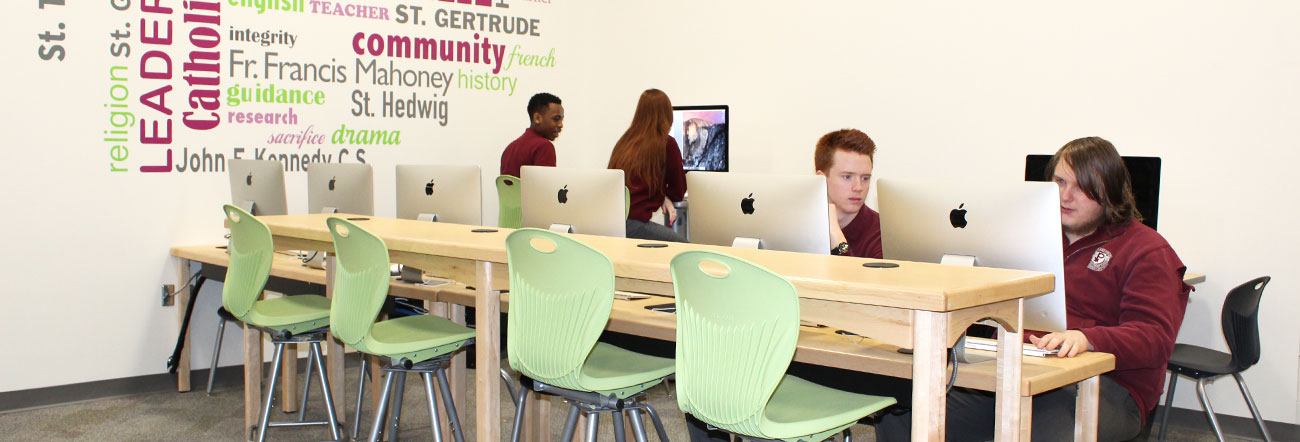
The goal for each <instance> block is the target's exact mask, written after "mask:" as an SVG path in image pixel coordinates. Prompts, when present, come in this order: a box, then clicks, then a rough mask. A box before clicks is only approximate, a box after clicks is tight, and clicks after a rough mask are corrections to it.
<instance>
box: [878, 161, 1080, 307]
mask: <svg viewBox="0 0 1300 442" xmlns="http://www.w3.org/2000/svg"><path fill="white" fill-rule="evenodd" d="M876 196H877V198H878V200H879V202H880V231H881V234H880V237H881V243H882V244H881V245H882V246H883V247H884V251H885V259H891V260H900V261H918V262H931V263H939V262H943V263H957V262H961V261H963V260H965V261H967V262H965V263H964V264H966V265H970V264H972V262H970V261H973V264H974V265H976V266H980V267H997V268H1004V269H1017V270H1033V271H1039V272H1045V273H1051V274H1053V275H1055V276H1056V290H1054V291H1052V292H1051V293H1048V294H1046V295H1042V296H1036V297H1033V298H1029V299H1026V300H1025V315H1024V321H1025V327H1026V328H1029V329H1033V330H1042V331H1049V332H1052V331H1063V330H1065V271H1064V265H1063V257H1062V236H1061V210H1060V208H1061V200H1060V192H1059V191H1058V190H1057V187H1056V183H1038V182H1019V181H1006V182H954V181H947V180H937V179H931V180H924V181H909V180H898V179H892V178H882V179H880V180H879V181H878V182H877V183H876ZM945 255H947V256H948V257H949V259H945ZM972 257H973V260H972V259H971V258H972Z"/></svg>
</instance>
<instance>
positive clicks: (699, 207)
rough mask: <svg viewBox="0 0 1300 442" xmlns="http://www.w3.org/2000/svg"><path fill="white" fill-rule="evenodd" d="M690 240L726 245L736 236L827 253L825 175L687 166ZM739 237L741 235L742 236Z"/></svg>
mask: <svg viewBox="0 0 1300 442" xmlns="http://www.w3.org/2000/svg"><path fill="white" fill-rule="evenodd" d="M686 188H687V189H690V194H691V196H690V201H691V216H690V217H689V222H690V232H691V242H694V243H697V244H713V245H720V246H730V245H733V244H734V243H736V239H737V238H742V239H743V238H747V239H757V240H761V248H764V249H771V250H785V251H788V252H803V253H816V254H820V255H826V254H829V253H830V237H831V234H830V219H829V217H830V214H829V211H828V210H827V202H826V178H824V177H822V176H820V175H813V174H807V175H774V174H753V173H736V172H725V173H724V172H690V173H688V174H686ZM742 241H743V240H742Z"/></svg>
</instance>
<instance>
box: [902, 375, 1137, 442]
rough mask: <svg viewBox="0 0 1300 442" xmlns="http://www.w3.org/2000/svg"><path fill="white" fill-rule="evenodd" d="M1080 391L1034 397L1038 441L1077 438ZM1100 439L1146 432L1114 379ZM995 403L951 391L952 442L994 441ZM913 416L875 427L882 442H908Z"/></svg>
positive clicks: (1106, 386)
mask: <svg viewBox="0 0 1300 442" xmlns="http://www.w3.org/2000/svg"><path fill="white" fill-rule="evenodd" d="M1077 395H1078V387H1076V386H1074V385H1070V386H1066V387H1061V388H1058V389H1056V390H1052V391H1049V392H1046V393H1043V394H1040V395H1037V396H1034V410H1033V417H1032V419H1033V437H1032V439H1033V442H1043V441H1068V440H1073V439H1074V403H1075V398H1076V397H1077ZM1100 396H1101V399H1100V402H1101V403H1100V407H1099V410H1098V411H1099V418H1098V421H1099V423H1098V426H1097V427H1098V428H1097V440H1099V441H1122V440H1129V439H1132V438H1134V437H1136V436H1137V435H1138V433H1140V432H1141V431H1142V415H1143V412H1142V411H1141V410H1138V406H1137V402H1135V401H1134V400H1133V396H1131V395H1129V392H1128V390H1125V389H1124V387H1123V386H1120V385H1119V384H1118V383H1116V382H1115V381H1113V380H1111V379H1110V377H1109V376H1102V377H1101V394H1100ZM995 406H996V401H995V400H994V397H993V393H989V392H985V391H975V390H968V389H964V388H954V389H953V390H952V392H951V393H948V427H947V431H946V434H947V440H948V441H950V442H952V441H987V440H993V424H994V414H995V411H994V409H995ZM911 438H912V414H911V413H906V414H901V415H897V416H892V415H891V416H885V417H884V418H883V419H881V420H880V423H878V424H876V440H877V441H909V440H911Z"/></svg>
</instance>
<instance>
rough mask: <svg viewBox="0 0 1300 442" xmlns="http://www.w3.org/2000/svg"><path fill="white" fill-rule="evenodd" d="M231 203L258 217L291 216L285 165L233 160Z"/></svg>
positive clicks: (266, 161)
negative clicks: (285, 183) (287, 202)
mask: <svg viewBox="0 0 1300 442" xmlns="http://www.w3.org/2000/svg"><path fill="white" fill-rule="evenodd" d="M227 165H228V167H229V168H230V203H231V204H234V205H236V206H239V207H240V208H242V209H244V210H247V211H248V212H249V213H252V214H253V215H256V216H264V215H288V214H289V209H288V206H287V205H286V203H285V196H284V164H283V163H280V162H279V161H273V160H230V162H228V163H227Z"/></svg>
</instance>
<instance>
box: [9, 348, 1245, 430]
mask: <svg viewBox="0 0 1300 442" xmlns="http://www.w3.org/2000/svg"><path fill="white" fill-rule="evenodd" d="M305 365H306V364H301V365H300V366H305ZM471 373H472V371H471ZM357 376H358V371H357V370H356V368H355V367H354V366H350V367H349V370H348V379H347V393H348V397H349V398H350V399H349V400H348V402H349V403H347V404H342V406H341V408H342V409H344V410H346V411H347V414H346V416H348V418H349V419H350V416H351V415H352V412H353V410H354V405H355V402H354V401H355V397H356V391H357V390H356V388H357ZM471 376H472V374H471ZM468 384H469V385H470V388H471V389H472V388H473V384H474V383H473V382H469V383H468ZM195 388H196V389H195V391H193V392H190V393H181V394H178V393H155V394H141V395H134V396H127V397H119V398H112V399H99V400H92V401H86V402H81V403H73V404H64V405H59V406H53V407H45V408H40V409H33V410H22V411H15V412H10V413H6V414H0V429H3V431H0V441H10V440H15V441H52V440H59V441H64V440H66V441H103V440H111V441H178V440H225V441H238V440H242V438H243V435H242V434H241V430H240V427H242V426H243V402H242V401H243V394H242V392H241V390H240V387H239V386H238V385H225V386H222V385H218V387H217V388H216V389H215V390H214V391H213V393H212V396H211V397H209V396H206V395H204V393H203V390H202V385H201V384H198V383H196V384H195ZM405 396H406V399H405V405H404V407H403V410H402V427H401V434H400V436H401V438H405V439H410V440H430V439H431V436H432V435H431V433H430V424H429V417H428V416H429V413H428V402H427V400H426V399H425V396H424V388H423V383H422V382H420V381H419V378H418V377H415V376H412V377H410V378H409V379H408V381H407V388H406V393H405ZM319 398H320V390H319V386H318V385H314V391H313V394H312V400H311V401H310V402H309V403H308V411H307V419H309V420H316V419H324V415H325V413H324V405H323V403H322V402H320V401H319ZM473 400H474V399H473V395H472V394H471V395H470V396H469V402H470V403H469V405H468V406H469V409H470V410H473V406H474V405H473ZM650 402H651V404H652V406H653V407H654V408H655V409H656V410H658V411H659V413H660V415H661V416H662V417H663V420H664V426H665V427H666V428H667V430H668V436H669V438H670V439H672V440H676V441H686V440H687V436H686V430H685V422H684V421H683V418H682V414H681V411H679V410H678V408H677V402H676V399H675V398H674V397H670V396H668V394H667V392H666V391H665V389H664V388H662V387H657V388H655V389H653V390H652V391H651V394H650ZM501 403H502V406H501V416H502V421H501V423H500V425H501V428H502V429H503V430H502V434H503V437H502V440H508V439H509V432H510V431H509V429H510V425H511V424H512V422H513V419H514V406H513V404H512V403H511V402H510V399H509V398H508V397H507V396H505V395H504V394H503V395H502V396H501ZM554 410H555V411H553V413H552V428H551V431H552V434H553V439H555V440H558V439H559V435H560V427H561V425H562V424H563V420H564V413H565V412H566V411H567V408H564V407H561V406H559V405H557V406H555V407H554ZM369 411H370V410H369V406H368V405H366V409H365V410H364V412H365V413H368V412H369ZM467 414H468V415H469V421H468V422H463V423H462V424H463V426H464V428H465V429H466V431H467V433H468V434H467V436H468V437H467V438H466V440H476V439H475V437H474V417H473V413H472V412H471V413H467ZM362 416H363V417H362V419H363V422H365V424H364V425H363V427H362V430H363V431H362V432H363V433H365V431H366V430H369V428H370V420H369V419H370V418H368V417H365V414H364V413H363V415H362ZM272 417H273V418H275V419H280V420H284V419H289V418H294V417H296V414H294V415H289V414H285V413H282V412H280V411H279V410H278V409H272ZM347 429H348V431H349V432H350V431H351V426H350V424H349V426H348V427H347ZM853 437H854V440H857V441H870V440H874V439H875V435H874V433H873V432H872V429H871V427H870V426H866V425H857V426H854V427H853ZM267 439H268V440H274V441H315V440H326V439H329V430H328V429H327V428H325V427H323V426H317V427H307V428H273V429H271V430H270V431H268V433H267ZM363 439H364V434H363ZM656 439H657V437H655V436H654V435H653V430H651V436H650V440H652V441H653V440H656ZM1154 439H1155V437H1154V435H1152V437H1151V440H1154ZM600 440H601V441H612V440H614V436H613V429H612V423H611V421H610V418H608V417H606V418H605V419H602V420H601V436H600ZM1166 440H1169V441H1175V442H1180V441H1212V440H1215V439H1214V436H1213V435H1212V434H1206V433H1203V432H1194V431H1189V430H1187V429H1183V428H1178V427H1173V428H1170V433H1169V437H1168V438H1167V439H1166ZM1230 440H1249V439H1230Z"/></svg>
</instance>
